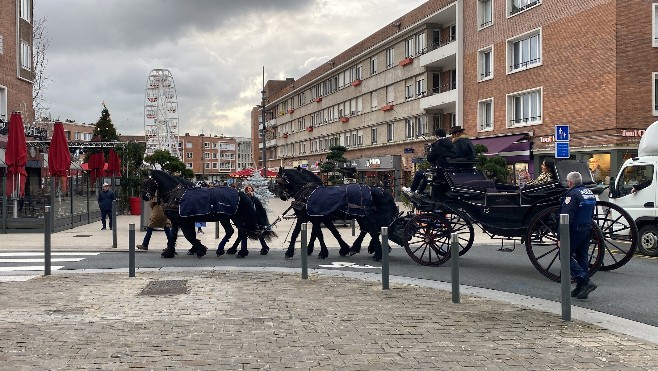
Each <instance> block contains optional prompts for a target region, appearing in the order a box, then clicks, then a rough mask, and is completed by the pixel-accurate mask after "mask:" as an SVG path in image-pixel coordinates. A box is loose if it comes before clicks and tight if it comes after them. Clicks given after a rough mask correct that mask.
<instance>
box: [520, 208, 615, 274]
mask: <svg viewBox="0 0 658 371" xmlns="http://www.w3.org/2000/svg"><path fill="white" fill-rule="evenodd" d="M559 209H560V208H559V206H554V207H549V208H547V209H544V210H542V211H540V212H539V213H538V214H537V215H535V217H534V218H532V221H531V222H530V224H529V226H528V230H527V232H526V237H525V246H526V251H527V253H528V257H529V258H530V262H532V265H534V266H535V268H537V270H538V271H539V273H541V274H543V275H544V276H546V277H548V278H549V279H551V280H553V281H556V282H560V271H561V267H560V249H559V247H558V246H557V242H558V237H557V231H558V228H559V225H560V216H559V215H558V211H559ZM604 244H605V242H604V237H603V233H602V232H601V229H599V228H598V226H596V225H594V224H592V238H591V240H590V243H589V275H590V277H591V276H593V275H594V273H596V271H597V270H598V269H599V268H600V267H601V264H602V263H603V255H604V248H603V246H604Z"/></svg>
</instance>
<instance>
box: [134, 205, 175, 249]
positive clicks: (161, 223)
mask: <svg viewBox="0 0 658 371" xmlns="http://www.w3.org/2000/svg"><path fill="white" fill-rule="evenodd" d="M149 206H151V219H150V221H149V225H148V226H147V227H146V234H145V235H144V241H142V244H141V245H138V246H137V248H138V249H140V250H148V249H149V242H150V241H151V234H153V229H155V228H164V232H165V236H167V242H168V241H169V240H170V239H171V221H169V219H167V216H166V215H165V213H164V210H163V209H162V205H160V203H159V202H158V200H157V199H156V198H155V197H154V198H152V199H151V201H149Z"/></svg>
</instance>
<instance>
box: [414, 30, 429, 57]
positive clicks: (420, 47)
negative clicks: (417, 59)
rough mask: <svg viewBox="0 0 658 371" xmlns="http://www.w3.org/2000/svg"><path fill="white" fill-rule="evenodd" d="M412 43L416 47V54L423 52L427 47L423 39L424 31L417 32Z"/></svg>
mask: <svg viewBox="0 0 658 371" xmlns="http://www.w3.org/2000/svg"><path fill="white" fill-rule="evenodd" d="M415 38H416V40H414V44H415V47H416V50H415V51H416V55H421V54H424V53H425V51H426V49H427V43H426V41H425V32H422V33H419V34H417V35H416V36H415Z"/></svg>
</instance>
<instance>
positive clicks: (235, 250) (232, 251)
mask: <svg viewBox="0 0 658 371" xmlns="http://www.w3.org/2000/svg"><path fill="white" fill-rule="evenodd" d="M236 252H238V249H233V248H231V249H228V250H226V253H227V254H231V255H233V254H235V253H236Z"/></svg>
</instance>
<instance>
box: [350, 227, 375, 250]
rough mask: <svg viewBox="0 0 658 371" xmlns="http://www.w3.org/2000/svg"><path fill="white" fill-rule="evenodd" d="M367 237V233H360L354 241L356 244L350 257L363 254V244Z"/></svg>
mask: <svg viewBox="0 0 658 371" xmlns="http://www.w3.org/2000/svg"><path fill="white" fill-rule="evenodd" d="M366 235H367V233H366V232H365V231H363V230H362V231H360V232H359V236H358V237H357V238H356V240H354V243H353V244H352V247H351V248H350V256H352V255H355V254H358V253H360V252H361V243H363V239H364V238H365V237H366ZM368 252H370V249H368Z"/></svg>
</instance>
